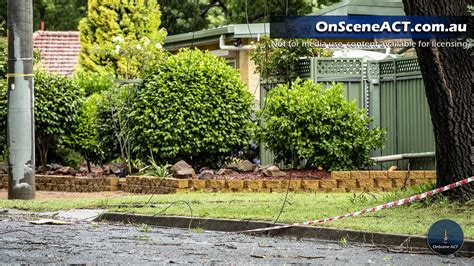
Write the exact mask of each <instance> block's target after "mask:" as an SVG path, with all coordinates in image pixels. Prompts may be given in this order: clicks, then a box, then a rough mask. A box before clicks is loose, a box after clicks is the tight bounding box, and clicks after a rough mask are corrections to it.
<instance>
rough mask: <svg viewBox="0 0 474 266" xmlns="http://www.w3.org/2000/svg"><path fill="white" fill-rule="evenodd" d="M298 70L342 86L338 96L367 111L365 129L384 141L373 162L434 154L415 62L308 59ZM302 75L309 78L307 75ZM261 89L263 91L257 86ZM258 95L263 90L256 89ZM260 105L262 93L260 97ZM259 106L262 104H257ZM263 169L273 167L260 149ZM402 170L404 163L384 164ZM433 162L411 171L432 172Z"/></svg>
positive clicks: (417, 163)
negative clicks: (380, 132) (381, 131)
mask: <svg viewBox="0 0 474 266" xmlns="http://www.w3.org/2000/svg"><path fill="white" fill-rule="evenodd" d="M308 62H309V61H308V60H305V62H304V64H301V65H302V67H300V68H301V69H302V72H303V73H301V75H300V76H301V77H303V78H305V79H306V78H311V79H312V80H313V82H316V83H317V82H319V83H322V84H323V86H331V84H332V83H333V82H341V83H343V84H344V88H345V91H344V95H345V97H346V99H348V100H355V101H356V104H357V106H358V107H359V108H364V107H365V108H368V114H369V115H371V116H372V117H373V119H374V121H373V123H372V125H371V126H380V127H382V128H385V129H387V135H386V136H387V141H386V143H385V145H384V147H383V148H382V149H379V150H376V151H374V152H373V156H380V155H391V154H399V153H414V152H429V151H434V150H435V145H434V136H433V131H432V124H431V118H430V114H429V108H428V104H427V100H426V96H425V92H424V84H423V79H422V77H421V73H420V69H419V64H418V59H417V58H416V57H412V58H397V59H389V60H382V61H367V62H364V61H363V60H362V59H360V58H344V59H338V58H312V59H311V61H310V62H311V63H310V66H311V68H310V69H309V68H308ZM308 71H310V73H309V74H308ZM262 87H263V86H262ZM262 90H264V89H262ZM261 96H262V98H261V99H265V96H266V95H265V92H262V94H261ZM263 102H265V101H264V100H262V103H263ZM260 155H261V160H262V163H263V164H269V163H273V160H274V156H273V155H272V154H271V152H269V151H267V150H266V149H265V148H264V146H263V145H262V146H261V149H260ZM394 164H396V165H397V166H398V167H399V168H402V169H404V168H407V167H408V165H407V162H405V161H402V162H398V163H387V164H384V167H387V166H389V165H394ZM434 167H435V164H434V161H433V160H424V161H414V162H412V163H411V165H410V168H411V169H434Z"/></svg>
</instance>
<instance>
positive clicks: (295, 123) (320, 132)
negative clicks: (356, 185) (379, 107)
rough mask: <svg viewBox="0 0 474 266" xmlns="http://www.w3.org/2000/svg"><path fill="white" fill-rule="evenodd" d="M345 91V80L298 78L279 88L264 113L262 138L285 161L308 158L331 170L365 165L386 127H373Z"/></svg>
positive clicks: (309, 161) (262, 113)
mask: <svg viewBox="0 0 474 266" xmlns="http://www.w3.org/2000/svg"><path fill="white" fill-rule="evenodd" d="M342 92H343V87H342V85H341V84H334V85H333V86H332V87H330V88H327V89H323V87H322V85H321V84H317V85H316V84H314V83H312V82H311V81H306V82H302V81H301V80H299V79H298V80H296V81H295V82H294V83H293V86H292V89H291V90H288V89H287V85H279V86H277V87H275V88H274V89H272V90H270V92H269V93H268V98H267V103H266V106H265V108H264V109H263V110H262V111H261V113H260V116H261V119H262V126H261V129H260V131H259V137H260V139H261V140H262V141H263V142H264V143H265V144H266V145H267V146H268V148H269V149H270V150H271V151H272V152H274V153H275V155H276V159H277V160H278V161H281V162H284V163H293V164H295V163H297V161H299V160H300V159H306V160H307V164H309V165H313V166H323V167H325V168H327V169H330V170H343V169H347V170H349V169H356V168H358V167H361V166H363V165H364V164H366V163H367V162H368V160H369V155H370V152H371V151H372V150H373V149H375V148H377V147H380V146H381V145H382V143H383V132H382V130H380V129H379V128H374V129H369V123H370V122H371V119H370V118H369V117H367V116H366V111H365V110H360V109H358V108H357V106H356V104H355V102H350V101H347V100H345V99H344V97H343V94H342ZM292 146H294V155H295V156H296V158H295V159H296V161H293V160H292V155H293V153H292Z"/></svg>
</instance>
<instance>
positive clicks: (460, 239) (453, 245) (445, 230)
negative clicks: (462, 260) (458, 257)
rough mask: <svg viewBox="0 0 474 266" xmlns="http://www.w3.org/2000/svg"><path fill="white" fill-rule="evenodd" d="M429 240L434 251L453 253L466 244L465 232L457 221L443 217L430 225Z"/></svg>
mask: <svg viewBox="0 0 474 266" xmlns="http://www.w3.org/2000/svg"><path fill="white" fill-rule="evenodd" d="M427 240H428V246H429V247H430V249H431V250H432V251H433V252H435V253H437V254H439V255H451V254H454V253H456V252H458V251H459V250H460V249H461V247H462V245H463V244H464V233H463V231H462V228H461V226H459V224H457V223H456V222H455V221H452V220H449V219H443V220H439V221H437V222H436V223H434V224H433V225H432V226H431V227H430V229H429V230H428V237H427Z"/></svg>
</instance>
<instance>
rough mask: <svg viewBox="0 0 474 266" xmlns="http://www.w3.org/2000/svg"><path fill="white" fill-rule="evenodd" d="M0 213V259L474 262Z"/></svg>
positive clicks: (312, 242)
mask: <svg viewBox="0 0 474 266" xmlns="http://www.w3.org/2000/svg"><path fill="white" fill-rule="evenodd" d="M11 217H12V216H9V217H6V216H0V218H1V219H2V222H1V223H0V241H1V245H0V263H2V264H5V263H31V264H38V263H68V264H84V263H87V264H91V263H100V264H104V263H111V264H169V263H186V264H188V263H199V264H203V263H205V264H234V265H237V264H290V263H298V264H300V263H301V264H325V265H346V264H357V265H362V264H363V265H367V264H375V265H443V264H456V265H474V259H469V258H461V257H453V256H452V257H441V256H435V255H428V254H409V253H392V252H387V250H386V249H381V248H377V247H374V246H369V245H355V244H351V243H350V240H349V244H344V245H343V244H342V243H335V242H327V241H321V240H313V239H300V240H296V239H282V238H270V237H255V236H248V235H239V234H232V233H223V232H210V231H202V230H199V229H191V230H183V229H176V228H160V227H152V226H146V225H132V224H106V223H104V224H102V223H101V224H97V223H90V222H85V221H82V222H77V223H75V224H72V225H34V224H30V223H28V222H27V220H28V219H31V218H32V217H26V216H16V217H15V218H11Z"/></svg>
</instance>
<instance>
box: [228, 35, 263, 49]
mask: <svg viewBox="0 0 474 266" xmlns="http://www.w3.org/2000/svg"><path fill="white" fill-rule="evenodd" d="M259 39H260V34H259ZM254 48H255V45H243V46H234V45H226V44H225V35H221V37H220V38H219V49H221V50H228V51H249V50H252V49H254Z"/></svg>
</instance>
